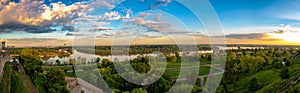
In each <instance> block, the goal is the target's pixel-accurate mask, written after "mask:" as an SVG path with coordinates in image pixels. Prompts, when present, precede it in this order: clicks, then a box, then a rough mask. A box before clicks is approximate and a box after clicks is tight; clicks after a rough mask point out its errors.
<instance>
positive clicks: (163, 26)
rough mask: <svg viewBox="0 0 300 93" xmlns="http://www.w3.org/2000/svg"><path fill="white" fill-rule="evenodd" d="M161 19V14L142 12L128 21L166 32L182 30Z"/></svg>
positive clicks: (149, 29)
mask: <svg viewBox="0 0 300 93" xmlns="http://www.w3.org/2000/svg"><path fill="white" fill-rule="evenodd" d="M160 19H161V14H149V13H140V14H139V15H138V16H136V17H134V18H131V19H129V20H128V22H130V23H132V24H134V25H137V26H141V27H144V28H146V29H147V30H148V31H154V32H164V33H174V32H181V31H178V30H175V29H173V28H172V27H173V26H174V25H175V24H172V23H167V22H163V21H161V20H160Z"/></svg>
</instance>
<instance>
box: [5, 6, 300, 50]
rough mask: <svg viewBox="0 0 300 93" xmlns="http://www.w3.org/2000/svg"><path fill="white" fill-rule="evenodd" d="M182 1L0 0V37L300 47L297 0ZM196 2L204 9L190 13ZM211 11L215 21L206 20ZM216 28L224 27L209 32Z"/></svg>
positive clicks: (25, 41)
mask: <svg viewBox="0 0 300 93" xmlns="http://www.w3.org/2000/svg"><path fill="white" fill-rule="evenodd" d="M182 2H183V0H178V1H176V0H44V1H37V0H1V1H0V38H1V39H4V40H5V41H6V42H7V45H9V46H16V47H24V46H63V45H65V44H66V45H73V44H74V42H75V43H76V44H77V43H78V42H79V41H80V40H82V41H80V42H85V41H84V40H91V39H93V40H94V42H95V43H94V44H95V45H112V44H123V43H131V44H176V43H177V44H178V43H179V44H191V43H197V44H209V43H211V42H210V40H212V38H214V39H215V40H223V39H222V38H224V37H225V40H226V43H227V44H272V45H274V44H275V45H282V44H283V45H300V38H299V36H300V27H299V26H300V1H299V0H209V3H208V4H207V3H201V2H199V1H197V0H191V1H189V2H187V3H185V4H184V3H182ZM189 3H191V4H189ZM205 4H206V5H205ZM189 5H196V6H189ZM198 6H199V8H203V9H200V10H201V11H200V10H199V11H193V9H192V7H198ZM209 6H211V7H209ZM209 9H213V11H209ZM197 15H201V17H198V16H197ZM214 15H216V16H217V18H215V19H212V20H217V21H214V22H218V23H214V22H211V23H208V24H207V21H208V22H209V21H210V20H211V18H214V17H213V16H214ZM218 24H221V25H218ZM218 27H220V28H222V30H216V31H212V30H208V29H212V28H218ZM208 31H210V32H208ZM88 43H90V42H86V43H80V44H83V45H85V44H88Z"/></svg>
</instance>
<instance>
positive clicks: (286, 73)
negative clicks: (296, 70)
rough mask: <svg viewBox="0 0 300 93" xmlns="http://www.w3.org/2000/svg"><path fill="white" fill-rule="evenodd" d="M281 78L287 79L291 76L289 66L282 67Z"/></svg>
mask: <svg viewBox="0 0 300 93" xmlns="http://www.w3.org/2000/svg"><path fill="white" fill-rule="evenodd" d="M279 76H280V77H281V79H287V78H289V77H290V74H289V69H287V68H282V69H281V71H280V75H279Z"/></svg>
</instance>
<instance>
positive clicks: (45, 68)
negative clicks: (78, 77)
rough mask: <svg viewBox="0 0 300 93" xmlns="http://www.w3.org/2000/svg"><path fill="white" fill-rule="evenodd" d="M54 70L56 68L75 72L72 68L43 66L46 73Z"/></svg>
mask: <svg viewBox="0 0 300 93" xmlns="http://www.w3.org/2000/svg"><path fill="white" fill-rule="evenodd" d="M52 68H54V69H61V70H65V69H66V70H73V69H72V66H42V69H43V70H46V71H48V70H50V69H52Z"/></svg>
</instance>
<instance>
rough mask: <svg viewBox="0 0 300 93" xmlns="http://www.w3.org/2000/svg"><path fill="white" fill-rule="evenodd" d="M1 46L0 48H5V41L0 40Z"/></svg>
mask: <svg viewBox="0 0 300 93" xmlns="http://www.w3.org/2000/svg"><path fill="white" fill-rule="evenodd" d="M1 47H2V49H5V41H2V42H1Z"/></svg>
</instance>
